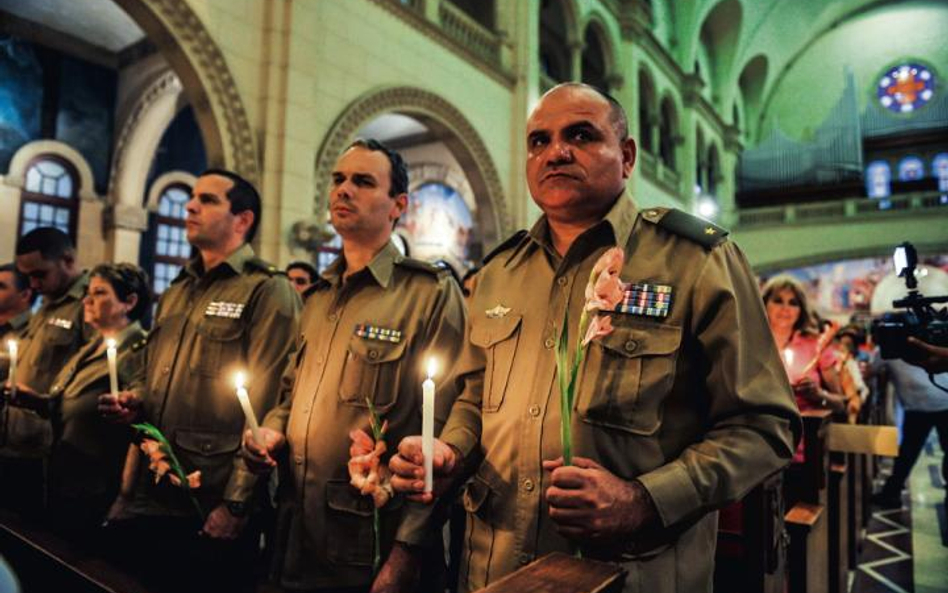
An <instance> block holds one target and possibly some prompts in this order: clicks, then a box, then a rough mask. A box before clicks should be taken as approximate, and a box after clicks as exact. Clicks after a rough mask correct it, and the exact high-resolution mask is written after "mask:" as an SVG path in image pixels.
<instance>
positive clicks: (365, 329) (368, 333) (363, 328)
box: [355, 323, 402, 344]
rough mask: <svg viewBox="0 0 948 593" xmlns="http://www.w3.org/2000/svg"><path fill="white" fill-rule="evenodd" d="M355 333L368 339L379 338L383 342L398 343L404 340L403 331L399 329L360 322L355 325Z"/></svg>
mask: <svg viewBox="0 0 948 593" xmlns="http://www.w3.org/2000/svg"><path fill="white" fill-rule="evenodd" d="M355 335H357V336H359V337H360V338H365V339H366V340H379V341H381V342H391V343H393V344H397V343H399V342H401V341H402V332H401V331H400V330H397V329H388V328H384V327H378V326H376V325H369V324H367V323H360V324H358V325H356V326H355Z"/></svg>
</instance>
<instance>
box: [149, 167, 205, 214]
mask: <svg viewBox="0 0 948 593" xmlns="http://www.w3.org/2000/svg"><path fill="white" fill-rule="evenodd" d="M195 183H197V177H195V176H194V175H192V174H191V173H188V172H187V171H168V172H167V173H162V174H161V175H159V176H158V177H157V178H156V179H155V180H154V181H153V182H152V184H151V187H150V188H148V199H147V200H145V204H144V206H145V209H147V210H148V211H149V212H156V211H157V210H158V200H159V198H161V193H162V192H163V191H164V190H165V188H166V187H168V186H169V185H174V184H179V185H186V186H188V187H191V188H193V187H194V184H195Z"/></svg>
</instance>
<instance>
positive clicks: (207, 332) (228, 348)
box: [190, 318, 244, 377]
mask: <svg viewBox="0 0 948 593" xmlns="http://www.w3.org/2000/svg"><path fill="white" fill-rule="evenodd" d="M243 331H244V327H243V325H242V324H241V323H240V321H238V320H236V319H217V318H206V319H203V320H202V321H201V322H200V323H199V324H198V326H197V331H196V336H195V337H196V339H195V341H194V347H193V348H192V349H191V360H190V368H191V372H193V373H197V374H199V375H207V376H210V377H216V376H217V375H219V374H220V373H221V372H222V371H224V370H225V369H222V368H221V367H222V366H224V365H226V363H228V362H230V361H234V360H238V359H239V358H240V356H241V339H240V338H241V335H242V334H243Z"/></svg>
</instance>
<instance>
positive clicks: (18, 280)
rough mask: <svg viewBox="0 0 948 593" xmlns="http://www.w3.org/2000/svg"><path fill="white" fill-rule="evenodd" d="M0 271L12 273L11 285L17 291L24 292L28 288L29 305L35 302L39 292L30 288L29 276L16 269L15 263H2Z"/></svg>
mask: <svg viewBox="0 0 948 593" xmlns="http://www.w3.org/2000/svg"><path fill="white" fill-rule="evenodd" d="M0 272H11V273H12V274H13V286H15V287H16V290H17V292H24V291H27V290H28V291H29V292H30V305H32V304H33V303H34V302H36V299H37V298H38V297H39V294H37V293H36V291H34V290H33V289H32V288H30V278H29V277H28V276H27V275H26V274H24V273H23V272H21V271H20V270H18V269H17V268H16V264H13V263H8V264H2V265H0Z"/></svg>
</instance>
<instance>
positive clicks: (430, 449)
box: [421, 358, 436, 492]
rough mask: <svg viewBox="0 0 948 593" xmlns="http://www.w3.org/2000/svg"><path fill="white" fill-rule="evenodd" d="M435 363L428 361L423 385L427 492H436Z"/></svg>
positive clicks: (423, 443) (422, 412) (423, 445)
mask: <svg viewBox="0 0 948 593" xmlns="http://www.w3.org/2000/svg"><path fill="white" fill-rule="evenodd" d="M435 370H436V369H435V361H434V359H433V358H429V359H428V378H427V379H425V381H424V383H422V384H421V395H422V398H421V454H422V455H423V456H424V458H425V492H432V491H433V490H434V466H433V461H434V405H435V401H434V398H435V384H434V381H433V380H432V379H431V377H433V376H434V374H435Z"/></svg>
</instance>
